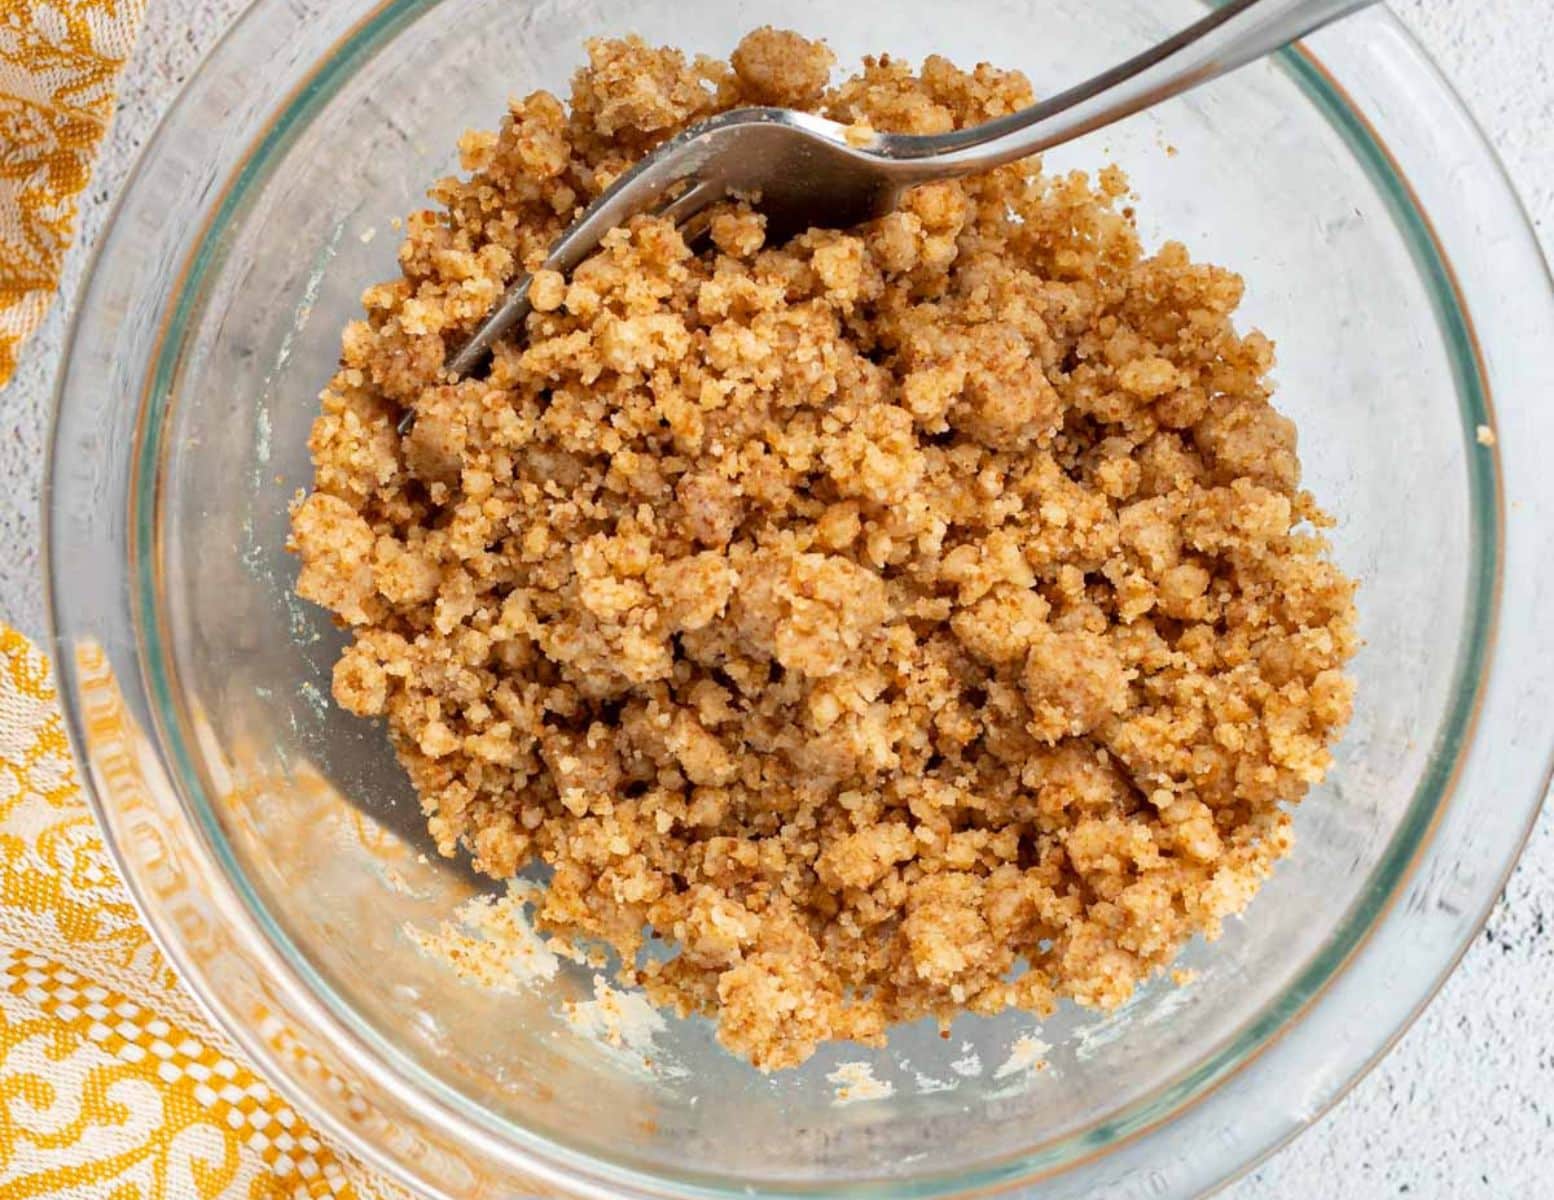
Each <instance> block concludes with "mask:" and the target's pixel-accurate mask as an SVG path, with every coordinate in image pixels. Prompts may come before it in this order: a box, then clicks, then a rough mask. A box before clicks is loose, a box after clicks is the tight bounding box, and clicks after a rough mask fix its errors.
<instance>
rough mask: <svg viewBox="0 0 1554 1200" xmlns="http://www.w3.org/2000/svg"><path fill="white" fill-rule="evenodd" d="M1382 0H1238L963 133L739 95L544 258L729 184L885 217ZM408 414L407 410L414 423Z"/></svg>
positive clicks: (453, 361) (731, 188)
mask: <svg viewBox="0 0 1554 1200" xmlns="http://www.w3.org/2000/svg"><path fill="white" fill-rule="evenodd" d="M1373 2H1374V0H1227V2H1226V3H1224V4H1222V5H1221V6H1220V7H1218V8H1217V9H1215V10H1214V11H1213V12H1211V13H1210V14H1209V15H1208V16H1205V17H1204V18H1202V19H1201V20H1199V21H1197V22H1195V23H1194V24H1192V25H1190V26H1188V27H1187V28H1186V29H1184V30H1182V31H1181V32H1180V33H1178V34H1176V35H1175V36H1173V37H1170V38H1167V39H1166V40H1165V41H1163V42H1161V43H1159V44H1158V45H1156V46H1154V47H1152V48H1151V49H1149V50H1146V51H1144V52H1143V53H1142V54H1139V55H1136V56H1135V57H1133V58H1130V59H1128V60H1127V61H1126V62H1124V63H1121V64H1119V65H1117V66H1115V67H1112V68H1111V69H1110V70H1108V71H1103V72H1102V73H1101V74H1099V75H1097V76H1095V77H1094V78H1092V79H1089V80H1087V81H1085V82H1084V83H1081V84H1078V85H1076V86H1074V87H1072V88H1069V89H1068V90H1067V91H1065V92H1060V93H1058V94H1057V95H1055V96H1053V97H1052V98H1051V99H1049V100H1044V101H1042V102H1041V103H1040V104H1033V105H1032V106H1031V107H1029V108H1025V109H1022V110H1020V111H1019V112H1017V113H1011V114H1010V115H1009V116H1006V117H999V118H998V119H997V120H993V121H988V122H986V123H985V124H982V125H975V126H972V127H971V128H969V129H958V130H955V131H954V132H952V133H944V134H935V135H932V136H917V135H905V134H895V133H876V134H872V135H870V136H868V137H867V138H866V139H865V140H862V141H861V142H860V143H859V144H853V142H850V141H849V140H848V130H847V127H845V126H843V125H840V124H838V123H837V122H835V121H828V120H826V119H825V118H823V117H816V116H812V115H810V114H809V113H802V112H794V111H792V110H789V109H784V108H739V109H732V110H730V111H729V112H726V113H722V114H720V115H719V116H716V117H713V118H711V119H710V120H707V121H703V122H701V123H699V124H697V125H693V126H692V127H690V128H689V129H686V130H685V131H683V132H682V133H680V134H679V135H677V136H676V137H673V138H670V139H669V140H668V141H666V142H665V143H664V144H663V145H661V146H659V147H658V148H657V149H656V150H654V151H653V152H652V153H651V154H649V155H647V156H646V157H644V158H643V159H642V160H641V161H639V162H638V163H636V164H635V165H634V166H633V167H632V168H631V169H630V170H628V171H626V172H625V173H624V174H622V175H621V177H620V178H619V179H617V180H616V181H615V182H614V183H613V184H612V185H611V186H610V187H609V188H608V189H606V190H605V191H604V192H603V193H601V194H600V196H599V198H598V199H597V200H595V201H594V202H593V203H592V204H591V205H589V207H588V209H587V210H586V211H585V212H584V213H583V215H582V216H581V217H580V218H579V219H578V220H577V222H576V223H575V224H573V225H572V227H571V228H570V229H568V230H567V232H566V233H565V234H563V235H562V236H561V238H560V240H558V241H557V242H556V244H555V246H554V247H552V249H551V252H550V255H549V257H547V258H546V260H545V263H544V267H545V268H546V269H549V270H552V271H559V272H561V273H562V274H563V275H565V274H569V273H570V272H571V271H572V269H573V268H574V267H576V266H577V265H578V264H579V263H581V262H582V261H583V260H584V259H585V258H587V257H588V256H589V254H591V253H592V252H593V251H594V250H595V249H597V248H598V246H599V243H600V241H601V239H603V237H604V235H605V234H606V233H608V232H609V231H610V230H611V229H613V228H615V227H616V226H617V225H620V224H623V223H624V222H626V221H627V220H629V219H630V218H631V217H634V216H636V215H637V214H638V213H654V214H656V215H658V216H661V217H663V218H665V219H667V220H670V221H673V222H675V223H676V224H677V225H684V224H686V223H687V222H690V221H691V220H692V219H693V218H695V217H696V216H697V215H698V214H701V213H703V212H704V211H705V210H706V208H707V207H708V206H709V205H711V204H713V203H715V202H716V201H719V200H722V199H724V198H726V197H728V196H730V195H734V196H739V197H741V198H744V199H746V200H747V201H749V202H750V203H751V204H753V205H754V207H755V208H756V209H757V210H759V211H760V212H762V213H764V214H765V215H766V218H767V225H768V230H769V232H771V233H777V232H779V231H780V232H783V233H795V232H799V231H802V230H804V229H807V228H810V227H813V226H821V227H825V228H831V229H840V228H846V227H848V226H851V225H856V224H858V223H860V222H862V221H867V220H870V219H872V218H874V217H880V216H884V215H885V214H886V213H888V212H890V211H891V210H892V209H894V208H895V207H896V205H897V204H899V203H900V200H901V195H902V193H903V192H904V191H906V190H907V189H908V188H910V187H913V186H915V185H916V184H920V183H927V182H929V181H930V180H935V179H947V178H952V177H955V176H959V175H969V174H973V173H975V172H978V171H986V170H989V169H990V168H992V167H997V166H1002V165H1003V164H1004V163H1008V162H1013V161H1015V160H1016V159H1020V158H1024V157H1026V156H1027V155H1031V154H1036V153H1039V152H1040V151H1042V150H1046V149H1048V148H1049V147H1051V146H1056V145H1058V144H1059V143H1061V142H1066V141H1069V140H1071V139H1073V138H1076V137H1079V136H1080V135H1081V134H1085V133H1089V132H1091V131H1092V130H1095V129H1099V128H1101V127H1102V126H1104V125H1110V124H1111V123H1112V122H1114V121H1118V120H1121V119H1122V118H1123V117H1126V116H1130V115H1131V114H1133V113H1136V112H1138V111H1139V110H1140V109H1144V108H1148V107H1150V106H1151V105H1153V104H1157V103H1159V102H1160V101H1162V100H1165V99H1167V98H1169V97H1171V96H1175V95H1177V94H1179V93H1181V92H1185V91H1187V90H1188V89H1189V88H1193V87H1196V86H1197V85H1198V84H1200V83H1205V82H1207V81H1208V80H1210V79H1215V78H1217V77H1219V76H1221V75H1224V74H1226V73H1227V72H1229V71H1234V70H1235V69H1236V68H1237V67H1240V66H1243V65H1245V64H1246V63H1249V62H1252V61H1253V60H1255V59H1258V58H1261V57H1262V56H1263V55H1265V54H1268V53H1271V52H1272V51H1274V50H1277V49H1279V48H1280V47H1282V46H1285V45H1288V44H1289V43H1290V42H1293V41H1295V40H1297V39H1299V38H1301V37H1304V36H1305V35H1306V34H1308V33H1311V32H1312V31H1313V30H1316V29H1319V28H1321V27H1322V26H1323V25H1326V24H1327V23H1328V22H1330V21H1334V20H1337V19H1338V18H1339V17H1342V16H1346V15H1347V14H1349V13H1351V12H1354V11H1355V10H1357V9H1361V8H1364V7H1366V6H1367V5H1369V4H1371V3H1373ZM531 278H532V276H529V275H525V276H523V277H522V278H520V279H518V280H517V281H516V282H514V283H513V285H512V286H511V287H510V288H508V290H507V292H506V294H505V295H504V296H503V297H502V300H501V303H500V304H498V305H497V307H496V308H495V309H493V310H492V312H491V314H490V316H488V317H487V318H486V319H485V320H484V321H483V322H482V323H481V325H480V327H479V328H478V329H477V330H476V331H475V333H474V335H473V336H471V338H470V339H469V341H467V342H466V343H465V344H464V345H463V346H461V347H460V348H459V349H458V351H457V352H455V353H454V355H453V356H452V358H450V359H449V360H448V370H449V371H450V372H451V373H452V374H453V375H454V376H455V377H456V378H457V377H462V376H464V375H467V374H469V373H470V372H471V371H473V370H474V369H475V368H477V367H478V366H479V365H480V364H481V362H482V361H483V360H484V359H485V357H486V356H487V355H488V354H489V353H490V351H491V347H492V346H493V345H494V344H495V343H496V342H497V341H498V340H499V339H500V338H502V337H503V336H504V335H505V334H507V333H508V332H509V331H510V330H511V329H513V327H514V326H516V325H517V324H518V323H519V322H520V321H522V320H523V318H524V317H525V316H526V315H528V312H529V282H530V279H531ZM404 424H405V426H406V427H408V418H407V421H406V422H405V423H404Z"/></svg>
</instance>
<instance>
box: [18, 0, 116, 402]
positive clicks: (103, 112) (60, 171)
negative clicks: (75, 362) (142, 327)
mask: <svg viewBox="0 0 1554 1200" xmlns="http://www.w3.org/2000/svg"><path fill="white" fill-rule="evenodd" d="M144 13H145V0H0V384H3V383H4V382H5V381H6V380H7V379H9V378H10V376H11V372H12V370H13V369H14V368H15V366H16V352H17V349H18V347H19V346H20V345H21V342H22V340H23V339H24V338H25V337H26V336H27V335H28V334H29V333H31V332H32V331H33V330H34V329H35V328H37V326H38V324H39V322H41V321H42V320H43V314H44V313H45V312H47V311H48V306H49V303H50V301H51V300H52V299H53V297H54V292H55V290H56V289H57V288H58V286H59V271H60V266H61V264H62V262H63V260H64V256H65V251H66V250H67V249H69V247H70V241H71V238H72V236H73V234H74V231H75V219H76V200H77V197H78V196H79V195H80V194H81V192H82V190H83V189H85V187H86V184H87V181H88V180H89V179H90V177H91V172H92V163H93V161H94V160H95V159H96V157H97V150H98V147H99V146H100V145H101V143H102V139H103V135H104V134H105V133H106V132H107V129H108V123H109V121H110V120H111V119H112V117H113V103H114V85H115V84H116V83H117V81H118V78H119V72H120V71H121V70H122V69H123V67H124V64H125V62H126V61H127V60H128V58H129V54H130V51H131V50H132V49H133V48H134V45H135V34H136V33H137V32H138V31H139V29H140V22H141V17H142V16H143V15H144Z"/></svg>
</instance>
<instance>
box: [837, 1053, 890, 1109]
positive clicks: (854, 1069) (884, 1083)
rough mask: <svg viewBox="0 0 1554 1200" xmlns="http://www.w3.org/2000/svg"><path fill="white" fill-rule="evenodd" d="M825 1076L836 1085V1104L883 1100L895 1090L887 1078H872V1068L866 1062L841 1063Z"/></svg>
mask: <svg viewBox="0 0 1554 1200" xmlns="http://www.w3.org/2000/svg"><path fill="white" fill-rule="evenodd" d="M826 1078H827V1079H828V1080H830V1081H831V1082H832V1083H834V1084H835V1085H836V1103H837V1104H856V1103H858V1102H859V1101H860V1100H884V1099H885V1098H886V1097H888V1096H893V1095H895V1092H896V1089H895V1086H894V1085H893V1084H891V1082H890V1081H889V1080H882V1079H876V1078H874V1069H873V1068H872V1067H871V1066H870V1065H869V1064H868V1063H866V1062H845V1063H842V1064H840V1065H839V1066H838V1067H837V1068H836V1070H834V1071H832V1072H831V1073H830V1074H829V1075H827V1076H826Z"/></svg>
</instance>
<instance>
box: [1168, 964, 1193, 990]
mask: <svg viewBox="0 0 1554 1200" xmlns="http://www.w3.org/2000/svg"><path fill="white" fill-rule="evenodd" d="M1197 978H1198V972H1197V971H1194V970H1192V969H1191V968H1190V967H1177V968H1175V969H1174V970H1173V971H1172V972H1171V982H1172V983H1174V984H1176V986H1177V987H1186V986H1187V985H1188V984H1189V983H1191V982H1192V981H1193V980H1195V979H1197Z"/></svg>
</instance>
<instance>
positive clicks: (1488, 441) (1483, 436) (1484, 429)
mask: <svg viewBox="0 0 1554 1200" xmlns="http://www.w3.org/2000/svg"><path fill="white" fill-rule="evenodd" d="M1476 436H1477V438H1478V444H1479V445H1480V446H1493V445H1494V444H1495V431H1494V430H1493V429H1491V428H1490V427H1489V426H1488V425H1480V426H1479V427H1478V429H1477V431H1476Z"/></svg>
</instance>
